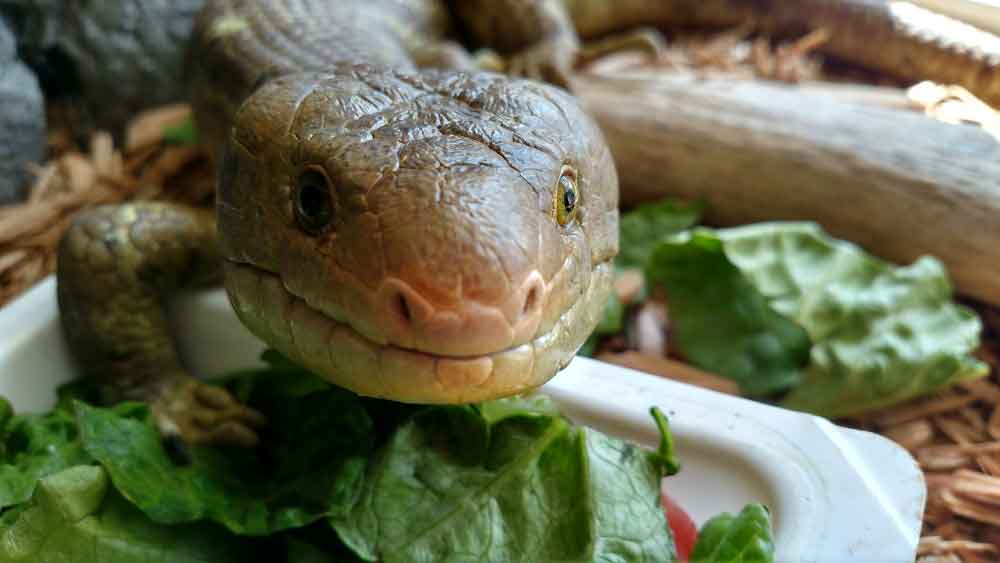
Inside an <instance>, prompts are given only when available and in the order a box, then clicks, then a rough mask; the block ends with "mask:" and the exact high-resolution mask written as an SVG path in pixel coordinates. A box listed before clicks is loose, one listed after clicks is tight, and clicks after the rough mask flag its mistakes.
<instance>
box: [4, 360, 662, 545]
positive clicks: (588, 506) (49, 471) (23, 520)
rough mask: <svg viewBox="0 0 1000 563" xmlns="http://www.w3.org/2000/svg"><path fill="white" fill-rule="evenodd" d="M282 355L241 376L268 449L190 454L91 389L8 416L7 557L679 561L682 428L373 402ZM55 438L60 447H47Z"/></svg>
mask: <svg viewBox="0 0 1000 563" xmlns="http://www.w3.org/2000/svg"><path fill="white" fill-rule="evenodd" d="M265 357H266V359H267V360H268V361H269V362H270V363H271V367H270V368H268V369H264V370H258V371H252V372H247V373H242V374H236V375H234V376H232V377H230V378H228V379H227V380H226V382H225V383H226V385H227V386H228V387H229V389H230V390H232V391H233V392H234V393H235V394H237V395H238V396H239V397H240V398H241V399H243V400H245V401H246V402H247V403H248V404H250V405H252V406H254V407H255V408H257V409H259V410H261V411H262V412H264V413H265V415H266V416H267V417H268V419H269V426H268V431H267V434H265V435H264V436H262V442H263V444H264V446H262V448H259V449H258V450H257V451H245V450H232V449H223V448H192V451H191V452H190V453H191V455H190V458H191V463H190V464H188V465H184V466H179V465H176V464H175V463H174V462H173V461H171V460H170V458H169V457H168V455H167V453H166V451H165V450H164V448H163V445H162V444H161V442H160V440H159V436H158V435H157V433H156V432H155V430H154V428H153V425H152V423H151V420H150V418H151V417H150V415H149V411H148V409H147V408H146V407H145V406H143V405H141V404H138V403H122V404H120V405H117V406H115V407H111V408H103V407H97V406H94V405H92V404H90V403H89V402H88V401H87V400H86V399H87V398H88V396H89V394H88V392H87V389H86V386H79V385H77V386H74V387H73V388H70V389H65V390H64V391H63V393H62V395H63V397H62V399H61V401H60V403H59V405H58V406H57V407H56V408H55V409H54V410H53V411H52V412H50V413H48V414H45V415H28V416H24V417H12V416H8V417H7V418H6V421H5V422H4V423H3V424H4V426H3V428H4V429H5V436H7V437H8V439H7V440H5V441H4V442H3V454H4V456H2V459H0V462H3V463H5V464H7V465H8V466H10V467H11V469H10V471H17V472H18V473H16V475H23V477H22V478H21V479H20V480H19V481H17V482H18V483H22V484H21V485H19V486H18V487H19V488H17V490H16V491H14V492H15V493H16V494H9V495H8V498H9V499H10V500H9V506H8V508H7V509H6V510H5V511H4V512H3V513H0V563H4V562H5V561H40V562H43V563H47V562H52V563H55V562H57V561H64V560H73V561H81V562H83V563H89V562H90V561H94V562H96V561H101V562H104V561H109V562H112V563H113V562H117V561H163V562H164V563H166V562H173V561H180V562H185V563H186V562H188V561H192V562H193V561H199V562H201V561H204V562H214V561H220V562H223V563H225V562H227V561H230V560H232V561H237V560H238V561H281V560H287V561H291V562H293V563H312V562H319V561H362V560H368V561H372V560H375V559H376V558H377V559H378V560H379V561H410V560H414V561H421V560H422V561H443V560H451V561H455V560H483V559H488V560H499V559H502V560H520V561H537V560H540V559H561V560H588V561H596V560H628V561H669V560H671V559H672V558H673V557H674V545H673V539H672V538H671V535H670V533H669V529H668V526H667V522H666V518H665V516H664V514H663V511H662V508H661V507H660V505H659V496H658V492H659V481H660V478H661V477H662V475H663V472H664V470H665V469H664V468H665V467H675V466H676V460H674V459H673V454H672V447H671V441H670V439H669V436H666V435H665V436H664V437H663V445H662V446H661V448H660V450H658V451H656V452H645V451H643V450H641V449H639V448H637V447H635V446H633V445H631V444H628V443H626V442H623V441H620V440H617V439H613V438H610V437H608V436H605V435H603V434H600V433H598V432H596V431H594V430H591V429H589V428H585V427H581V426H576V425H574V424H572V423H571V422H570V421H568V420H567V419H566V418H564V417H563V416H562V415H561V414H560V413H559V412H558V411H557V409H556V408H555V407H554V405H553V404H552V403H551V402H550V401H548V400H547V399H544V398H541V397H534V398H510V399H503V400H498V401H491V402H486V403H481V404H477V405H466V406H430V407H421V406H414V405H402V404H398V403H392V402H388V401H380V400H374V399H366V398H361V397H358V396H356V395H354V394H351V393H348V392H346V391H344V390H342V389H340V388H337V387H334V386H331V385H330V384H328V383H326V382H324V381H322V380H320V379H319V378H317V377H316V376H314V375H313V374H311V373H309V372H307V371H305V370H303V369H301V368H299V367H297V366H295V365H293V364H291V363H290V362H288V361H287V360H285V359H284V358H282V357H280V356H278V355H277V354H275V353H273V352H269V353H268V354H266V356H265ZM657 413H658V411H657ZM660 418H662V414H660ZM36 426H37V427H39V428H42V429H43V430H44V431H42V430H37V429H36V430H32V432H38V438H37V439H32V440H25V439H22V438H21V437H22V436H32V434H31V432H28V433H25V432H24V431H17V432H15V431H14V430H16V429H18V428H22V427H24V428H35V427H36ZM661 429H662V431H663V432H667V431H668V430H667V427H666V421H665V419H663V420H662V424H661ZM49 437H52V438H53V441H52V444H53V446H54V447H53V448H50V451H49V452H48V454H45V452H44V450H45V448H43V447H41V446H33V445H32V444H36V442H38V440H44V439H48V438H49ZM11 438H16V439H11ZM39 443H40V442H39ZM65 452H72V456H70V455H69V454H66V453H65ZM29 454H30V455H29ZM39 468H41V469H39ZM33 476H34V477H33ZM24 483H29V484H30V486H29V485H27V484H24ZM212 538H215V540H212ZM175 548H176V551H173V550H174V549H175ZM70 553H71V554H73V555H72V557H69V556H68V555H67V554H70ZM79 554H85V555H79ZM234 554H239V555H234ZM67 557H69V559H67Z"/></svg>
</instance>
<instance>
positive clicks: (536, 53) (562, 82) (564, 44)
mask: <svg viewBox="0 0 1000 563" xmlns="http://www.w3.org/2000/svg"><path fill="white" fill-rule="evenodd" d="M579 52H580V47H579V45H578V44H577V43H576V42H575V41H569V40H566V39H563V38H559V39H553V40H551V41H545V42H542V43H539V44H537V45H535V46H533V47H530V48H528V49H525V50H524V51H521V52H519V53H514V54H513V55H511V56H510V57H509V58H508V60H507V69H506V70H507V74H509V75H511V76H520V77H523V78H531V79H534V80H540V81H542V82H548V83H549V84H553V85H555V86H560V87H562V88H565V89H567V90H568V89H570V77H571V75H572V73H573V67H574V66H575V64H576V61H577V57H578V56H579Z"/></svg>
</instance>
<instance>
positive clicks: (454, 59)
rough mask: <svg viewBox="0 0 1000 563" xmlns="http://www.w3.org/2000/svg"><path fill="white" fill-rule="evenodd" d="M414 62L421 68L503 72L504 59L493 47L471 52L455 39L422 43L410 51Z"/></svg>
mask: <svg viewBox="0 0 1000 563" xmlns="http://www.w3.org/2000/svg"><path fill="white" fill-rule="evenodd" d="M410 56H411V57H413V62H414V63H416V65H417V66H418V67H420V68H443V69H448V70H458V71H474V70H488V71H492V72H503V71H504V68H505V64H504V61H503V59H502V58H501V57H500V55H498V54H497V53H496V51H494V50H492V49H479V50H477V51H476V52H474V53H469V51H468V50H466V48H465V47H463V46H462V45H461V44H460V43H457V42H455V41H447V40H444V41H436V42H434V43H428V44H426V45H421V46H419V47H417V48H415V49H413V50H411V52H410Z"/></svg>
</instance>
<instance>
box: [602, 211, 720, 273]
mask: <svg viewBox="0 0 1000 563" xmlns="http://www.w3.org/2000/svg"><path fill="white" fill-rule="evenodd" d="M704 208H705V206H704V204H703V203H700V202H696V203H680V202H675V201H673V200H670V199H664V200H661V201H658V202H655V203H647V204H644V205H640V206H638V207H636V208H635V209H633V210H631V211H629V212H627V213H622V216H621V219H620V220H619V227H618V229H619V233H620V234H619V245H618V247H619V249H618V257H617V258H616V260H615V263H616V265H617V266H619V267H622V268H644V267H646V264H647V263H648V262H649V258H650V257H651V256H652V254H653V251H654V250H656V247H657V246H658V245H659V243H661V242H663V241H664V240H667V239H668V238H670V237H671V236H673V235H675V234H677V233H680V232H681V231H684V230H686V229H690V228H691V227H693V226H695V225H697V224H698V221H699V220H700V219H701V214H702V211H703V210H704Z"/></svg>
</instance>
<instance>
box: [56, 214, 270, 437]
mask: <svg viewBox="0 0 1000 563" xmlns="http://www.w3.org/2000/svg"><path fill="white" fill-rule="evenodd" d="M221 263H222V261H221V258H220V256H219V250H218V247H217V242H216V231H215V220H214V217H213V216H212V214H211V213H210V212H208V211H205V210H200V209H195V208H191V207H186V206H181V205H175V204H166V203H152V202H147V203H132V204H126V205H118V206H102V207H96V208H93V209H91V210H88V211H85V212H83V213H80V214H79V215H78V216H77V217H76V218H75V219H74V221H73V223H72V225H71V226H70V227H69V229H67V231H66V233H65V234H64V235H63V238H62V240H61V241H60V245H59V254H58V262H57V273H56V276H57V287H58V299H59V308H60V318H61V320H62V325H63V331H64V333H65V335H66V339H67V342H68V343H69V347H70V350H71V352H72V353H73V355H74V356H75V357H76V359H77V360H78V361H79V362H80V363H81V365H82V366H84V369H85V371H86V373H87V374H88V375H90V376H92V377H95V378H98V380H99V382H100V387H101V389H102V392H103V395H104V399H105V401H107V402H113V401H119V400H138V401H143V402H145V403H147V404H149V406H150V408H151V411H152V413H153V419H154V421H155V423H156V426H157V428H158V429H159V431H160V433H161V435H162V436H163V437H164V439H167V440H169V441H175V440H177V439H180V440H181V441H182V442H183V443H189V444H229V445H238V446H246V447H251V446H254V445H255V444H256V443H257V433H256V431H255V429H256V428H258V427H260V425H261V424H263V417H262V416H261V415H260V414H259V413H257V412H256V411H254V410H252V409H250V408H249V407H246V406H245V405H242V404H240V403H239V402H237V401H236V400H235V399H234V398H233V397H232V396H231V395H230V394H229V393H228V392H227V391H225V390H224V389H222V388H220V387H216V386H214V385H211V384H209V383H206V382H203V381H200V380H198V379H196V378H195V377H193V376H192V375H191V374H189V373H188V372H187V371H186V370H185V369H184V367H183V366H182V365H181V361H180V358H179V356H178V353H177V350H176V348H175V345H174V343H173V341H172V339H171V337H170V332H169V327H168V322H167V318H166V312H165V310H164V301H165V298H166V296H167V295H168V294H169V293H170V292H172V291H175V290H177V289H180V288H182V287H191V286H197V285H207V284H208V283H212V282H217V281H218V280H219V279H221Z"/></svg>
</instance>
